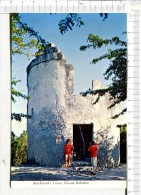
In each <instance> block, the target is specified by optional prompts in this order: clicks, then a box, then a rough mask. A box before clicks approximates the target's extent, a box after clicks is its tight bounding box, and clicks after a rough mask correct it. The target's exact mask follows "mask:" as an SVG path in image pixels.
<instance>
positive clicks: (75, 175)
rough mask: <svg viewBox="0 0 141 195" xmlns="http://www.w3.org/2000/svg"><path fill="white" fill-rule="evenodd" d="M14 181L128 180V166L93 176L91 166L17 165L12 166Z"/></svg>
mask: <svg viewBox="0 0 141 195" xmlns="http://www.w3.org/2000/svg"><path fill="white" fill-rule="evenodd" d="M11 180H12V181H49V180H50V181H51V180H126V166H125V165H122V166H119V167H118V168H109V169H106V168H105V169H104V170H101V171H98V172H97V173H96V175H95V176H91V167H90V166H85V167H71V168H48V167H37V166H19V167H18V166H16V167H12V168H11Z"/></svg>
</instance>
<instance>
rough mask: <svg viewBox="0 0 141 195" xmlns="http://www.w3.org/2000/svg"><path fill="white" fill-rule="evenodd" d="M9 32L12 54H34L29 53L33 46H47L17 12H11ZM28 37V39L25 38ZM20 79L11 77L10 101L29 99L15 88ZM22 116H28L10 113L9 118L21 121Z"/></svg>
mask: <svg viewBox="0 0 141 195" xmlns="http://www.w3.org/2000/svg"><path fill="white" fill-rule="evenodd" d="M11 33H12V55H16V54H19V55H26V56H27V57H30V56H33V55H35V54H33V53H31V51H32V49H33V48H36V49H37V50H43V49H45V47H46V46H47V44H48V42H46V41H45V40H44V39H43V38H42V37H41V36H39V33H38V32H36V31H34V30H33V29H32V28H31V27H29V26H28V25H27V24H26V23H24V22H22V21H21V18H20V16H19V14H17V13H14V14H11ZM25 37H28V39H25ZM18 82H20V80H16V79H13V80H12V83H11V99H12V102H14V103H15V102H16V99H15V97H21V98H23V99H27V100H28V99H29V97H28V96H26V95H24V94H22V93H21V92H19V91H17V90H16V89H15V86H16V84H17V83H18ZM23 117H30V116H28V115H27V114H23V113H12V114H11V119H15V120H17V121H21V120H22V118H23Z"/></svg>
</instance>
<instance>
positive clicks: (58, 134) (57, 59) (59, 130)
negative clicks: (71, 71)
mask: <svg viewBox="0 0 141 195" xmlns="http://www.w3.org/2000/svg"><path fill="white" fill-rule="evenodd" d="M67 69H68V66H67V64H66V61H65V59H64V56H63V55H62V53H61V52H60V51H59V49H58V48H56V47H55V46H54V45H53V46H52V45H50V46H49V47H48V48H47V49H46V50H45V52H44V53H42V54H41V55H40V56H38V57H37V58H36V59H35V60H33V61H32V62H31V63H30V65H29V66H28V68H27V79H28V80H27V84H28V95H29V97H30V99H29V102H28V115H31V119H28V124H27V126H28V160H29V161H30V162H33V163H37V164H40V165H47V166H59V165H60V164H61V163H62V162H63V152H62V151H63V145H64V142H65V140H66V100H65V98H66V89H67V85H68V84H67Z"/></svg>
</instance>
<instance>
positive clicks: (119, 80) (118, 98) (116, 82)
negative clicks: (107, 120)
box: [80, 34, 127, 119]
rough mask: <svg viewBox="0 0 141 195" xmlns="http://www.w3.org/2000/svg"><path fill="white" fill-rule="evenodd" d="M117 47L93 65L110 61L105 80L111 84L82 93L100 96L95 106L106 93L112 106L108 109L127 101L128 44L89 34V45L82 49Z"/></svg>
mask: <svg viewBox="0 0 141 195" xmlns="http://www.w3.org/2000/svg"><path fill="white" fill-rule="evenodd" d="M109 45H110V46H111V45H115V46H117V47H116V49H109V50H108V51H107V53H106V54H104V55H101V56H100V57H99V58H94V59H93V60H92V62H91V63H93V64H96V63H97V62H99V61H101V60H103V59H108V60H110V63H109V67H108V69H107V70H106V72H105V73H104V76H105V79H106V80H108V79H110V78H111V80H112V82H111V84H110V85H109V86H108V87H107V88H105V89H99V90H94V91H92V90H88V91H86V92H82V93H81V94H82V95H83V96H86V95H87V94H95V95H98V97H97V99H96V101H95V102H94V104H96V103H97V102H98V101H99V100H100V97H102V96H104V95H105V94H106V93H109V94H110V100H111V105H110V106H109V107H108V108H112V107H114V106H115V105H117V104H120V103H121V102H123V101H125V100H126V98H127V43H126V41H122V40H120V39H119V37H113V38H112V39H102V38H100V37H99V36H98V35H94V34H89V36H88V44H87V45H83V46H81V47H80V50H81V51H86V50H87V49H91V48H92V49H99V48H101V47H102V46H109ZM126 110H127V108H124V109H123V110H122V111H121V112H120V113H118V114H116V115H115V116H113V117H112V118H113V119H115V118H117V117H119V116H120V115H122V114H124V113H125V112H126Z"/></svg>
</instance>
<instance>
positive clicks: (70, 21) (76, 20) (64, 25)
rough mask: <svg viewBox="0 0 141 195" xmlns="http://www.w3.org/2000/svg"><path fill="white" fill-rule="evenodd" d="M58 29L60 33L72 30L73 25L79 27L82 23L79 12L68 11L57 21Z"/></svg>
mask: <svg viewBox="0 0 141 195" xmlns="http://www.w3.org/2000/svg"><path fill="white" fill-rule="evenodd" d="M58 25H59V30H60V33H61V34H64V33H66V32H67V31H68V30H72V29H73V27H74V26H77V27H81V26H83V25H84V22H83V21H82V19H81V17H80V16H79V14H75V13H69V14H68V15H67V17H66V18H65V19H62V20H61V21H60V22H59V24H58Z"/></svg>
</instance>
